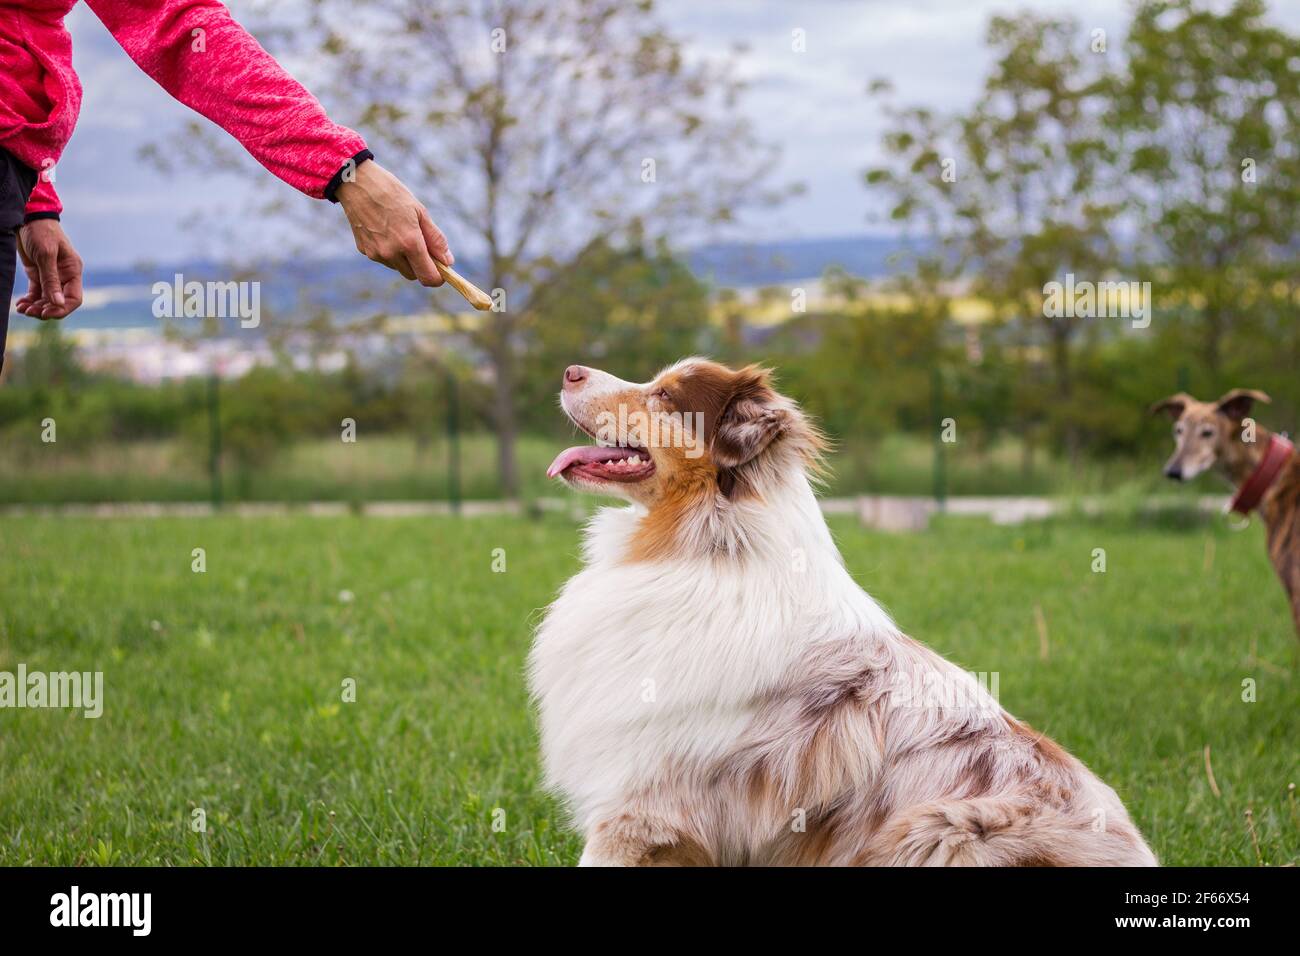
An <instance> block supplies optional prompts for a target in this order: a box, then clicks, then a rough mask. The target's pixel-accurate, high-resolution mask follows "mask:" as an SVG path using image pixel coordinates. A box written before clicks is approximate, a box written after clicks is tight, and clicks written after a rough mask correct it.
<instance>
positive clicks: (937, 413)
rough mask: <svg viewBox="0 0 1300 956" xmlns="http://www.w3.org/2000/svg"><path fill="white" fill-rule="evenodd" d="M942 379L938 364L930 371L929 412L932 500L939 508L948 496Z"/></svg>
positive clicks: (940, 508)
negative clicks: (932, 482)
mask: <svg viewBox="0 0 1300 956" xmlns="http://www.w3.org/2000/svg"><path fill="white" fill-rule="evenodd" d="M942 406H943V379H942V377H941V375H940V372H939V366H937V365H936V366H935V367H934V368H933V369H932V370H931V372H930V414H931V419H932V421H933V428H934V500H935V503H936V504H937V505H938V506H939V510H940V511H942V510H943V508H944V502H945V501H946V500H947V498H948V473H947V470H946V468H945V467H944V454H943V407H942Z"/></svg>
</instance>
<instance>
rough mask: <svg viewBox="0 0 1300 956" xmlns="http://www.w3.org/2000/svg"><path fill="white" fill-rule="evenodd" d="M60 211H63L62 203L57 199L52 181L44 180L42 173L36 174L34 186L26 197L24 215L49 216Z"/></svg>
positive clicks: (57, 195) (55, 214)
mask: <svg viewBox="0 0 1300 956" xmlns="http://www.w3.org/2000/svg"><path fill="white" fill-rule="evenodd" d="M61 212H63V203H62V202H60V201H59V194H58V193H56V192H55V191H54V183H52V182H48V181H46V179H45V177H44V176H43V175H38V176H37V177H36V187H35V188H34V189H32V194H31V196H29V197H28V199H27V208H26V210H25V213H26V215H27V216H28V217H29V218H30V217H32V216H43V217H45V218H49V217H50V216H51V215H54V216H57V215H58V214H59V213H61Z"/></svg>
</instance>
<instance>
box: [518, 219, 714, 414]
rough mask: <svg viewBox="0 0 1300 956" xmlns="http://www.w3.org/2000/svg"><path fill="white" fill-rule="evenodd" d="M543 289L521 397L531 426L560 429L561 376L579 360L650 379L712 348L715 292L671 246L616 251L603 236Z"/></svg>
mask: <svg viewBox="0 0 1300 956" xmlns="http://www.w3.org/2000/svg"><path fill="white" fill-rule="evenodd" d="M574 264H575V266H576V267H575V268H573V269H567V270H565V271H564V273H563V274H562V276H560V277H559V278H557V280H556V281H555V282H553V283H549V284H548V285H547V287H546V288H545V289H543V290H539V292H538V295H537V296H536V298H535V300H534V303H533V306H532V308H533V311H534V315H535V321H534V322H533V323H532V326H531V332H530V334H529V340H530V342H529V355H530V361H529V363H528V370H527V373H526V374H525V375H524V376H523V377H522V380H521V395H522V397H523V398H524V405H525V407H526V409H528V411H527V412H526V415H527V420H528V422H529V424H531V425H533V426H535V427H540V428H543V429H546V430H553V429H554V426H555V423H556V422H557V421H558V418H557V413H556V411H555V395H556V393H557V392H558V391H559V387H560V374H561V373H562V372H563V370H564V369H565V368H566V367H567V366H569V365H572V364H574V363H578V364H584V365H596V366H602V365H603V366H607V367H608V368H609V369H610V371H612V372H614V373H615V374H617V375H618V376H619V377H621V378H627V379H630V380H632V381H647V380H648V379H649V378H650V377H652V376H653V375H654V374H655V373H656V372H658V371H659V370H660V369H661V368H663V367H664V366H665V365H669V364H671V363H672V362H675V361H676V360H678V359H680V358H683V357H684V356H685V355H688V354H690V353H691V352H692V351H697V350H705V348H704V347H705V345H706V343H705V342H704V340H703V338H702V336H703V335H705V334H707V333H706V332H705V329H706V327H707V325H708V320H709V292H708V289H707V288H706V287H705V286H704V285H703V284H702V283H701V282H700V281H699V280H698V279H696V278H695V276H694V275H693V274H692V273H691V271H690V269H689V268H687V266H686V264H685V263H683V262H681V261H680V260H679V259H676V258H674V257H673V255H672V254H671V253H670V251H669V250H668V247H667V245H666V244H665V243H662V242H661V243H658V244H656V245H654V246H652V247H646V246H645V245H634V246H631V247H626V248H616V247H614V246H612V245H610V244H609V243H608V242H606V241H604V240H603V239H597V240H596V241H594V242H593V243H592V244H591V245H590V246H588V247H587V248H586V249H585V250H583V251H582V253H581V254H580V255H579V256H578V257H577V258H576V259H575V263H574Z"/></svg>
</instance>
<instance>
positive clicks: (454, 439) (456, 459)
mask: <svg viewBox="0 0 1300 956" xmlns="http://www.w3.org/2000/svg"><path fill="white" fill-rule="evenodd" d="M447 497H448V498H449V499H450V500H451V511H452V514H460V401H459V396H458V394H457V391H456V373H455V372H453V371H452V370H451V369H450V368H448V369H447Z"/></svg>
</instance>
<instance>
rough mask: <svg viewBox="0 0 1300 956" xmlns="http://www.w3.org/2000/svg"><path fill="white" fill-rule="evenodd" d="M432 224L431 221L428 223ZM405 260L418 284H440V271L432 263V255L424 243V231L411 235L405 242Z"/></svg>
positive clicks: (441, 281)
mask: <svg viewBox="0 0 1300 956" xmlns="http://www.w3.org/2000/svg"><path fill="white" fill-rule="evenodd" d="M430 225H432V223H430ZM407 245H408V248H407V250H406V261H407V262H408V263H410V266H411V270H412V271H413V272H414V273H415V277H416V278H417V279H419V280H420V285H427V286H430V287H437V286H440V285H442V283H443V278H442V273H441V272H439V271H438V267H437V266H436V265H434V263H433V259H432V257H430V255H429V249H428V246H427V245H426V243H425V233H424V231H423V230H421V231H420V232H419V233H416V234H415V235H414V236H412V237H411V241H410V242H409V243H408V244H407Z"/></svg>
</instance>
